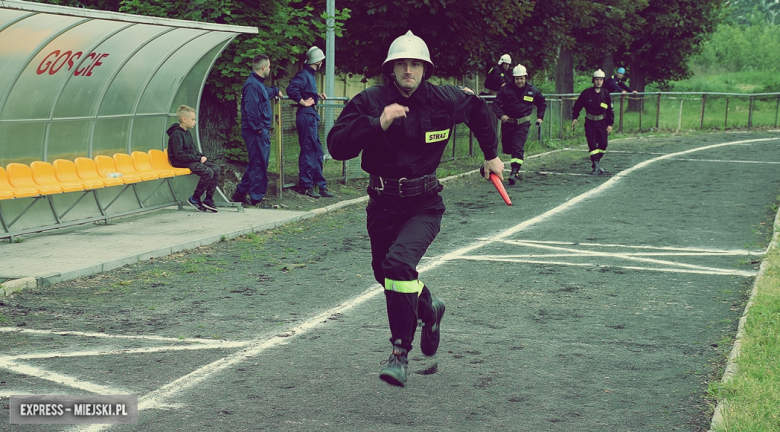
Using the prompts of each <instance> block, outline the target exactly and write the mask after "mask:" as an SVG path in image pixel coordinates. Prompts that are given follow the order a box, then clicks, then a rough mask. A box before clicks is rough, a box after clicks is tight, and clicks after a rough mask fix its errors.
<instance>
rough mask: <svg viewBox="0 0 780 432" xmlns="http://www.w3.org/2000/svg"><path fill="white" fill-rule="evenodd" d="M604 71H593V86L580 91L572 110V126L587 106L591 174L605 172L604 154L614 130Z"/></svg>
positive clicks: (586, 129) (612, 113)
mask: <svg viewBox="0 0 780 432" xmlns="http://www.w3.org/2000/svg"><path fill="white" fill-rule="evenodd" d="M603 85H604V71H602V70H601V69H599V70H597V71H596V72H594V73H593V87H588V88H586V89H585V90H583V91H582V93H580V96H579V97H578V98H577V101H576V102H574V107H573V108H572V110H571V118H572V121H571V127H572V129H574V127H575V126H577V118H578V117H579V116H580V111H582V109H583V108H585V119H586V121H585V138H586V139H587V140H588V149H589V150H590V161H591V166H592V167H593V171H592V172H591V175H600V174H604V173H605V172H604V169H603V168H601V164H600V163H599V162H600V161H601V158H602V156H604V153H606V152H607V135H609V133H610V132H612V125H613V124H614V123H615V113H614V111H612V99H611V98H610V97H609V92H608V91H606V90H605V89H604V88H603Z"/></svg>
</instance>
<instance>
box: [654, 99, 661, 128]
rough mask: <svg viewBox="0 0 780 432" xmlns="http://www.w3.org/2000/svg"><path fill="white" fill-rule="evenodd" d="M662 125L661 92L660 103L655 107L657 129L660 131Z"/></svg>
mask: <svg viewBox="0 0 780 432" xmlns="http://www.w3.org/2000/svg"><path fill="white" fill-rule="evenodd" d="M660 123H661V92H658V103H657V104H656V106H655V128H656V130H657V129H658V127H659V125H660Z"/></svg>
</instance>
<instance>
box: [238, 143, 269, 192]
mask: <svg viewBox="0 0 780 432" xmlns="http://www.w3.org/2000/svg"><path fill="white" fill-rule="evenodd" d="M241 137H242V138H244V142H245V143H246V150H247V153H248V154H249V165H247V167H246V171H245V172H244V176H243V177H241V183H239V184H238V186H236V193H237V194H239V195H243V194H245V193H247V192H248V193H249V197H250V198H252V201H260V200H262V199H263V197H265V193H266V191H267V190H268V157H269V155H270V153H271V136H270V135H269V134H268V131H267V130H265V129H263V130H261V131H260V133H256V132H254V131H252V130H249V129H242V130H241Z"/></svg>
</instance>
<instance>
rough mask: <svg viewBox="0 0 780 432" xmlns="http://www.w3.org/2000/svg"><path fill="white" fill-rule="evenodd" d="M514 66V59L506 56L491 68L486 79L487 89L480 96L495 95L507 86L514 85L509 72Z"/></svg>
mask: <svg viewBox="0 0 780 432" xmlns="http://www.w3.org/2000/svg"><path fill="white" fill-rule="evenodd" d="M511 65H512V57H510V56H509V54H504V55H502V56H501V58H500V59H499V60H498V64H497V65H495V66H493V67H492V68H490V70H489V71H488V73H487V76H486V77H485V89H484V90H483V91H482V92H481V93H480V95H494V94H496V93H498V91H499V90H501V88H502V87H504V86H505V85H507V84H511V83H512V78H511V77H510V76H509V74H508V73H507V71H509V68H510V67H511Z"/></svg>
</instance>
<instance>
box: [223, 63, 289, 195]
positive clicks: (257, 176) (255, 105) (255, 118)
mask: <svg viewBox="0 0 780 432" xmlns="http://www.w3.org/2000/svg"><path fill="white" fill-rule="evenodd" d="M270 74H271V60H270V59H269V58H268V56H265V55H262V54H259V55H256V56H255V57H254V58H253V59H252V72H251V73H250V74H249V78H247V79H246V82H245V83H244V87H243V88H242V89H241V137H242V138H243V139H244V142H245V143H246V150H247V153H248V154H249V165H247V167H246V171H245V172H244V176H243V177H241V183H239V184H238V186H236V191H235V193H233V196H232V197H231V201H233V202H241V203H244V204H247V205H260V202H261V201H262V200H263V198H264V197H265V192H266V190H267V189H268V156H269V155H270V153H271V136H270V134H269V129H270V128H271V119H272V118H273V111H272V110H271V99H272V98H274V97H280V98H281V97H284V95H283V94H282V92H281V91H280V90H279V89H278V88H276V87H268V86H266V85H265V83H264V82H263V81H265V79H266V78H268V75H270ZM247 193H249V200H247V199H246V195H247Z"/></svg>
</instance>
